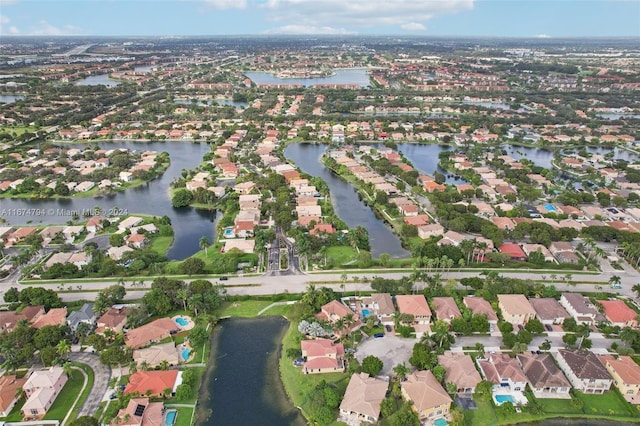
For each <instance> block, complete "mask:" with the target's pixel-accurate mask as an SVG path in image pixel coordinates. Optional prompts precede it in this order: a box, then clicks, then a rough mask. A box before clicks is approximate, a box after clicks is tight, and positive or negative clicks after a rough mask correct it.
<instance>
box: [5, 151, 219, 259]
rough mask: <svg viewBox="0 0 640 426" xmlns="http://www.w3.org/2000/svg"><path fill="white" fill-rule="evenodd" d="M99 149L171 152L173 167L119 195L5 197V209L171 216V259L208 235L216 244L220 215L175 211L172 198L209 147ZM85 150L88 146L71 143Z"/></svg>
mask: <svg viewBox="0 0 640 426" xmlns="http://www.w3.org/2000/svg"><path fill="white" fill-rule="evenodd" d="M98 145H99V146H100V148H103V149H113V148H127V149H130V150H136V151H146V150H151V151H157V152H162V151H166V152H168V153H169V157H170V159H171V165H170V166H169V168H168V169H167V170H166V171H165V173H164V174H163V175H162V176H160V177H158V178H157V179H155V180H153V181H151V182H149V183H147V184H145V185H142V186H139V187H136V188H132V189H128V190H126V191H124V192H118V193H115V194H112V195H109V196H104V197H100V198H91V197H89V198H71V199H25V198H13V199H11V198H3V199H2V201H1V203H2V208H3V209H7V210H13V211H20V210H23V209H43V210H45V211H46V210H49V209H53V210H54V211H56V212H57V211H58V209H64V210H79V211H82V210H91V209H93V208H94V207H95V206H99V207H100V208H101V209H103V211H109V209H112V208H114V207H118V208H119V209H122V210H126V211H127V212H128V213H129V214H135V213H145V214H150V215H155V216H168V217H169V218H170V219H171V224H172V226H173V230H174V233H175V240H174V243H173V245H172V246H171V248H170V249H169V252H168V253H167V257H169V259H184V258H187V257H189V256H191V255H192V254H194V253H196V252H198V251H199V250H200V247H199V244H198V241H199V239H200V237H202V236H205V237H207V238H208V239H209V241H211V242H213V241H214V237H215V234H214V233H215V225H216V221H217V220H218V216H221V215H217V214H216V212H215V211H209V210H199V209H191V208H182V209H175V208H173V206H172V205H171V199H170V197H169V185H170V184H171V181H172V180H173V179H174V178H175V177H177V176H180V173H181V172H182V170H183V169H192V168H195V167H197V166H198V165H199V164H200V161H201V159H202V156H203V155H204V154H205V153H206V152H208V151H209V145H207V144H204V143H203V144H194V143H189V142H100V143H98ZM66 146H70V147H71V146H73V147H77V148H83V147H85V146H87V145H86V144H84V145H80V144H73V145H72V144H69V145H66ZM5 219H6V220H7V222H8V223H9V224H11V225H24V224H26V223H34V224H64V223H66V222H67V221H69V220H71V217H69V216H66V215H62V214H53V215H46V216H24V215H21V216H8V217H5Z"/></svg>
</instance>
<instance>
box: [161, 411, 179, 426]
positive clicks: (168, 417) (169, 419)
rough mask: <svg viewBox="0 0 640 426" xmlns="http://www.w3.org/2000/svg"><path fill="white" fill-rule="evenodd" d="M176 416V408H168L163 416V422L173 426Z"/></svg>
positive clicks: (166, 425)
mask: <svg viewBox="0 0 640 426" xmlns="http://www.w3.org/2000/svg"><path fill="white" fill-rule="evenodd" d="M176 417H178V411H177V410H169V411H167V413H166V414H165V416H164V424H165V426H173V424H174V423H175V422H176Z"/></svg>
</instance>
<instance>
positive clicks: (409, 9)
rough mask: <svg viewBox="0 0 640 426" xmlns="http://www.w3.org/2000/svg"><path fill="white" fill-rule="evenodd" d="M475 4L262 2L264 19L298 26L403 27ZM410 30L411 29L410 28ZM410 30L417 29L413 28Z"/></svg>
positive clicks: (429, 0)
mask: <svg viewBox="0 0 640 426" xmlns="http://www.w3.org/2000/svg"><path fill="white" fill-rule="evenodd" d="M474 1H475V0H348V1H345V0H322V1H318V0H266V2H265V3H263V4H262V5H261V7H262V8H264V9H266V10H267V12H268V15H267V16H268V18H269V19H271V20H273V21H277V22H295V23H296V25H301V26H308V25H310V26H317V27H324V26H346V27H348V28H354V27H363V28H366V27H375V26H381V25H398V26H407V25H412V24H419V23H420V22H425V21H428V20H430V19H433V18H434V17H437V16H441V15H446V14H453V13H458V12H462V11H466V10H471V9H473V4H474ZM410 28H411V27H410ZM413 28H415V29H417V28H416V27H415V25H413Z"/></svg>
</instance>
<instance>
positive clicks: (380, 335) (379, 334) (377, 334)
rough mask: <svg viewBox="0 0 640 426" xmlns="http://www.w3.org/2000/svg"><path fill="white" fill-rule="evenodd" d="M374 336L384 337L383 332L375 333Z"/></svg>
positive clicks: (377, 337)
mask: <svg viewBox="0 0 640 426" xmlns="http://www.w3.org/2000/svg"><path fill="white" fill-rule="evenodd" d="M373 337H374V338H376V339H379V338H381V337H384V333H376V334H374V335H373Z"/></svg>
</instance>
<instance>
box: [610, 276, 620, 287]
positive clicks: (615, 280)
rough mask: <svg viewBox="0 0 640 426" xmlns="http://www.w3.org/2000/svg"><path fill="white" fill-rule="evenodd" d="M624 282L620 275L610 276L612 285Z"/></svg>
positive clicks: (615, 285)
mask: <svg viewBox="0 0 640 426" xmlns="http://www.w3.org/2000/svg"><path fill="white" fill-rule="evenodd" d="M621 283H622V279H621V278H620V277H619V276H618V275H611V278H609V285H610V286H611V287H618V286H620V284H621Z"/></svg>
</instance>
